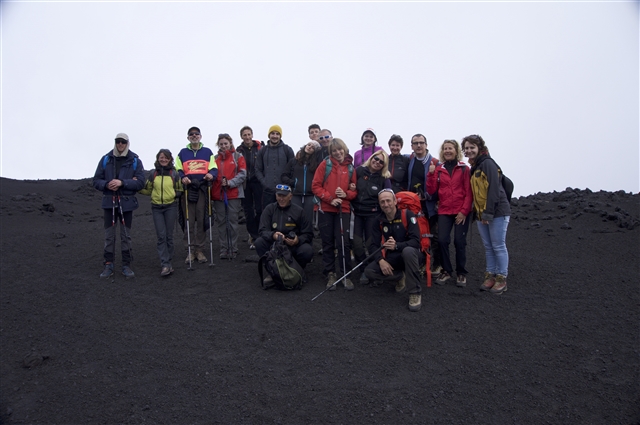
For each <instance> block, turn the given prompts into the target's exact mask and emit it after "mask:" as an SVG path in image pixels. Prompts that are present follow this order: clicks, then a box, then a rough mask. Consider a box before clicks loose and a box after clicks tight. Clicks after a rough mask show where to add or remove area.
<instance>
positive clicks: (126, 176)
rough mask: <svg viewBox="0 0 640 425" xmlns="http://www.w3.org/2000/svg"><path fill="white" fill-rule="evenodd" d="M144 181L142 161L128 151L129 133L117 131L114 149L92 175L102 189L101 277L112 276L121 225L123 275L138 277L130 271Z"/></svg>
mask: <svg viewBox="0 0 640 425" xmlns="http://www.w3.org/2000/svg"><path fill="white" fill-rule="evenodd" d="M145 180H146V179H145V177H144V167H143V166H142V161H140V159H139V158H138V155H136V154H135V153H133V152H131V151H130V150H129V136H127V135H126V134H124V133H118V134H117V135H116V141H115V147H114V148H113V151H111V152H109V153H108V154H106V155H105V156H103V157H102V158H101V159H100V162H99V163H98V168H97V169H96V173H95V175H94V176H93V187H95V188H96V189H98V190H100V191H102V209H103V210H104V270H103V271H102V273H101V274H100V277H104V278H107V277H109V276H112V275H113V268H114V265H113V263H114V261H115V250H116V226H117V225H118V224H120V248H121V250H122V274H123V275H124V276H125V277H126V278H132V277H134V276H135V275H134V273H133V270H131V261H132V259H133V258H132V257H133V256H132V254H131V222H132V221H133V210H135V209H137V208H138V200H137V199H136V196H135V195H136V192H138V191H139V190H141V189H142V188H143V187H144V184H145Z"/></svg>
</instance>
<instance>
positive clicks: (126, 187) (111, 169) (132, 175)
mask: <svg viewBox="0 0 640 425" xmlns="http://www.w3.org/2000/svg"><path fill="white" fill-rule="evenodd" d="M128 146H129V145H128V144H127V150H126V151H125V152H126V153H125V152H123V155H121V156H118V157H116V155H115V153H114V152H117V150H116V149H114V150H112V151H110V152H109V153H107V154H106V155H104V156H103V157H102V158H101V159H100V162H99V163H98V167H97V168H96V172H95V174H94V175H93V187H94V188H96V189H97V190H99V191H101V192H102V208H103V209H111V208H113V206H114V201H116V202H117V198H118V197H119V198H120V206H122V211H123V212H128V211H133V210H135V209H137V208H138V200H137V199H136V197H135V194H136V192H138V191H139V190H141V189H142V188H143V187H144V185H145V182H146V179H145V176H144V167H143V166H142V161H141V160H140V159H139V158H138V155H136V154H135V153H133V152H132V151H130V150H129V149H128ZM116 162H118V163H119V164H117V163H116ZM116 169H118V171H116ZM113 179H118V180H121V181H122V186H121V187H120V189H119V190H117V191H116V192H114V191H112V190H109V189H108V188H107V184H109V182H110V181H111V180H113ZM114 197H115V198H114Z"/></svg>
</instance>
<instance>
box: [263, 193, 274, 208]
mask: <svg viewBox="0 0 640 425" xmlns="http://www.w3.org/2000/svg"><path fill="white" fill-rule="evenodd" d="M274 202H276V192H275V191H273V190H266V189H263V191H262V209H263V210H264V209H265V208H267V205H269V204H273V203H274Z"/></svg>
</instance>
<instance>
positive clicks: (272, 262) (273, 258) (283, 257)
mask: <svg viewBox="0 0 640 425" xmlns="http://www.w3.org/2000/svg"><path fill="white" fill-rule="evenodd" d="M263 266H264V268H265V269H266V270H267V273H268V274H269V276H271V278H272V279H273V282H271V283H270V284H266V285H265V283H264V279H263V271H262V269H263ZM258 273H259V274H260V284H261V285H262V289H269V288H273V287H275V288H277V289H281V290H290V289H302V282H303V281H304V280H305V274H304V270H302V267H300V265H299V264H298V262H297V261H296V260H295V258H293V255H291V251H289V248H288V247H287V245H285V244H284V242H283V241H282V240H278V241H276V242H274V243H273V245H271V249H270V250H269V251H268V252H267V253H266V254H264V255H263V256H262V257H261V258H260V261H259V262H258Z"/></svg>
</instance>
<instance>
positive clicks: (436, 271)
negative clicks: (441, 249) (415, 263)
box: [431, 266, 442, 277]
mask: <svg viewBox="0 0 640 425" xmlns="http://www.w3.org/2000/svg"><path fill="white" fill-rule="evenodd" d="M440 273H442V266H438V267H434V268H433V269H431V276H436V277H437V276H438V275H439V274H440Z"/></svg>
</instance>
